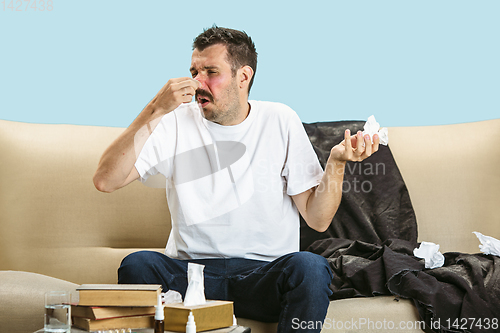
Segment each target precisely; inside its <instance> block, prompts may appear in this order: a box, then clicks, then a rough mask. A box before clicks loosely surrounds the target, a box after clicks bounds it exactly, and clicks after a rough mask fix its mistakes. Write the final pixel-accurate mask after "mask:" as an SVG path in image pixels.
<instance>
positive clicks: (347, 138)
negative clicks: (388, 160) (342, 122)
mask: <svg viewBox="0 0 500 333" xmlns="http://www.w3.org/2000/svg"><path fill="white" fill-rule="evenodd" d="M379 143H380V139H379V137H378V135H377V134H375V135H373V143H372V141H371V139H370V136H369V135H368V134H367V135H365V136H364V137H363V133H362V132H361V131H358V133H357V134H356V135H352V136H351V131H350V130H348V129H347V130H346V131H345V133H344V140H343V141H342V142H341V143H339V144H338V145H336V146H335V147H333V148H332V150H331V151H330V158H332V159H333V160H335V161H338V162H347V161H354V162H360V161H363V160H364V159H366V158H367V157H370V156H371V155H372V154H373V153H375V152H376V151H377V150H378V147H379Z"/></svg>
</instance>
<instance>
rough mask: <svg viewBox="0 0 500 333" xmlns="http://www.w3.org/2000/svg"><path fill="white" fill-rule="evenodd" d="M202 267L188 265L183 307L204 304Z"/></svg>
mask: <svg viewBox="0 0 500 333" xmlns="http://www.w3.org/2000/svg"><path fill="white" fill-rule="evenodd" d="M204 268H205V266H204V265H199V264H194V263H191V262H190V263H188V287H187V290H186V296H185V297H184V305H185V306H193V305H201V304H205V303H206V302H207V300H206V299H205V283H204V277H203V269H204Z"/></svg>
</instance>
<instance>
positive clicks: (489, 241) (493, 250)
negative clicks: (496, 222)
mask: <svg viewBox="0 0 500 333" xmlns="http://www.w3.org/2000/svg"><path fill="white" fill-rule="evenodd" d="M472 233H473V234H475V235H476V236H477V238H478V239H479V241H480V242H481V245H479V249H480V250H481V252H483V253H484V254H493V255H495V256H500V241H499V240H498V239H496V238H493V237H490V236H485V235H483V234H482V233H480V232H477V231H473V232H472Z"/></svg>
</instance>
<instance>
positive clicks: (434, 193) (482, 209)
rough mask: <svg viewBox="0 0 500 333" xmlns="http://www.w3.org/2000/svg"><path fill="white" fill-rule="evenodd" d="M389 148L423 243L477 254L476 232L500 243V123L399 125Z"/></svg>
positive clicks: (390, 137)
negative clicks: (426, 242)
mask: <svg viewBox="0 0 500 333" xmlns="http://www.w3.org/2000/svg"><path fill="white" fill-rule="evenodd" d="M389 146H390V147H391V151H392V153H393V155H394V158H395V160H396V163H397V164H398V167H399V169H400V171H401V174H402V175H403V179H404V180H405V183H406V186H407V187H408V190H409V193H410V198H411V200H412V204H413V208H414V209H415V213H416V216H417V224H418V232H419V235H418V240H419V241H428V242H433V243H437V244H439V245H440V246H441V248H440V251H441V252H443V253H444V252H467V253H478V252H480V250H479V244H480V242H479V241H478V239H477V237H476V236H475V235H474V234H472V232H473V231H479V232H480V233H482V234H485V235H489V236H492V237H495V238H497V239H500V119H494V120H487V121H480V122H474V123H465V124H456V125H443V126H424V127H394V128H390V129H389Z"/></svg>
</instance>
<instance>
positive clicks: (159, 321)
mask: <svg viewBox="0 0 500 333" xmlns="http://www.w3.org/2000/svg"><path fill="white" fill-rule="evenodd" d="M164 320H165V313H164V312H163V304H162V302H161V294H160V295H158V300H157V302H156V305H155V333H163V332H164V331H165V322H164Z"/></svg>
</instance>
